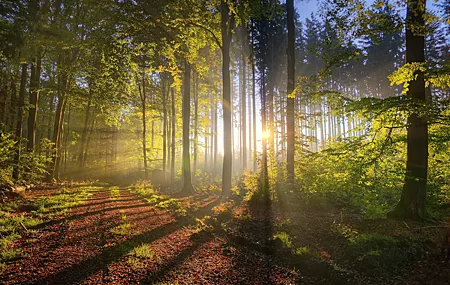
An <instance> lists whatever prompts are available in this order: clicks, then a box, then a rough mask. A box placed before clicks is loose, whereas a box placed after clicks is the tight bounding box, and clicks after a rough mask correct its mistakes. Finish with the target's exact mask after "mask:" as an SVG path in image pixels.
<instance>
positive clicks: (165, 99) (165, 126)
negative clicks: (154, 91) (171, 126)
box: [161, 75, 168, 182]
mask: <svg viewBox="0 0 450 285" xmlns="http://www.w3.org/2000/svg"><path fill="white" fill-rule="evenodd" d="M162 76H163V75H161V77H162ZM161 82H162V83H161V93H162V98H163V163H162V170H163V177H164V182H165V181H166V161H167V94H166V93H167V92H166V85H168V84H167V83H168V82H167V79H166V78H162V80H161Z"/></svg>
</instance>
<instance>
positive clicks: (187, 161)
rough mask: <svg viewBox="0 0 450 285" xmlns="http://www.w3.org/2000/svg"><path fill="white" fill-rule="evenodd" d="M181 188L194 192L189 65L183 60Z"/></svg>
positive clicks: (187, 191) (189, 192)
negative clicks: (190, 137) (190, 138)
mask: <svg viewBox="0 0 450 285" xmlns="http://www.w3.org/2000/svg"><path fill="white" fill-rule="evenodd" d="M182 112H183V161H182V163H181V164H182V171H183V189H182V190H181V192H182V193H185V194H191V193H193V192H194V187H192V175H191V154H190V146H189V145H190V141H189V135H190V133H189V129H190V123H191V122H190V119H191V65H190V64H189V63H188V62H187V60H185V62H184V79H183V111H182Z"/></svg>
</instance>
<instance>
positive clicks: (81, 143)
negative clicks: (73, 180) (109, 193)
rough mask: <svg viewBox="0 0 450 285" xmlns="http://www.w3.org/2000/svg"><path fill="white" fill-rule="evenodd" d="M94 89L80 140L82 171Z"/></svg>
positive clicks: (79, 166)
mask: <svg viewBox="0 0 450 285" xmlns="http://www.w3.org/2000/svg"><path fill="white" fill-rule="evenodd" d="M92 92H93V91H92V88H89V99H88V102H87V107H86V114H85V116H84V125H83V131H82V132H81V138H80V149H79V153H78V169H79V170H81V168H82V167H83V156H84V145H85V143H86V136H87V131H88V128H89V115H90V110H91V101H92Z"/></svg>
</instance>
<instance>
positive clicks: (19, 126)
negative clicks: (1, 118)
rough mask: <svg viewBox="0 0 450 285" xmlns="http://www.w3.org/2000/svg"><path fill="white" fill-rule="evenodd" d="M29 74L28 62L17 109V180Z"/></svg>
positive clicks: (15, 165)
mask: <svg viewBox="0 0 450 285" xmlns="http://www.w3.org/2000/svg"><path fill="white" fill-rule="evenodd" d="M27 74H28V66H27V64H22V74H21V77H20V90H19V106H18V111H17V124H16V140H17V149H16V153H15V155H14V169H13V179H14V181H17V179H19V164H20V156H21V151H22V125H23V116H24V113H25V110H24V107H25V92H26V90H25V89H26V84H27Z"/></svg>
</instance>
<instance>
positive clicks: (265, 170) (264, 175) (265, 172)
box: [261, 71, 269, 191]
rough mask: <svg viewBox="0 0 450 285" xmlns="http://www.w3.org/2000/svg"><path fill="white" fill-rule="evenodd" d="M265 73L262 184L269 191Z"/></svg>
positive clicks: (262, 100) (262, 76) (262, 87)
mask: <svg viewBox="0 0 450 285" xmlns="http://www.w3.org/2000/svg"><path fill="white" fill-rule="evenodd" d="M265 77H266V75H265V72H264V71H263V72H262V74H261V117H262V132H263V137H262V169H261V173H262V183H263V189H264V191H269V171H268V166H267V140H268V137H269V135H268V133H267V102H266V82H265V79H266V78H265Z"/></svg>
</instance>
